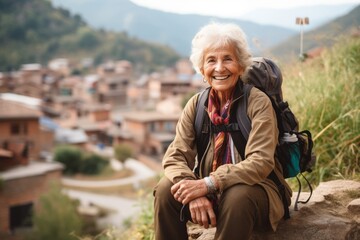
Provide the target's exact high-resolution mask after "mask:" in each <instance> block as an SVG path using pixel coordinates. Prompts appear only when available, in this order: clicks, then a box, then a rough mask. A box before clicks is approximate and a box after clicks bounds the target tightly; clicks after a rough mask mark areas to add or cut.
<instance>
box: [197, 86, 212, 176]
mask: <svg viewBox="0 0 360 240" xmlns="http://www.w3.org/2000/svg"><path fill="white" fill-rule="evenodd" d="M209 91H210V88H206V89H205V90H203V91H202V92H200V94H199V96H198V99H197V102H196V113H195V121H194V128H195V138H196V149H197V159H198V164H197V167H196V168H195V169H194V172H195V173H196V174H197V175H199V165H200V162H201V160H202V157H203V155H204V153H205V151H206V147H207V144H208V142H209V137H210V132H209V131H210V127H209V125H210V119H209V117H208V115H207V114H206V111H205V104H206V101H207V99H208V95H209Z"/></svg>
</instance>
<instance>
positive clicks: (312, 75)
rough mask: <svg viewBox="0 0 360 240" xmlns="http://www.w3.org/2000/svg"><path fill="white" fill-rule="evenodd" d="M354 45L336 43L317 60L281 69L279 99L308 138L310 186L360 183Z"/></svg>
mask: <svg viewBox="0 0 360 240" xmlns="http://www.w3.org/2000/svg"><path fill="white" fill-rule="evenodd" d="M359 63H360V40H359V39H341V40H340V41H339V43H338V44H337V45H335V46H334V47H333V48H331V49H327V50H325V51H324V52H323V53H322V55H321V56H320V57H319V58H316V59H308V60H307V61H305V62H297V63H295V64H293V65H292V66H282V69H283V72H284V79H285V80H284V84H283V90H284V98H285V99H287V100H288V101H289V103H290V106H291V108H292V110H293V111H294V112H295V114H296V116H297V117H298V120H299V122H300V128H301V129H309V130H310V131H311V132H312V134H313V140H314V145H315V152H316V155H317V163H316V166H315V168H314V171H313V172H312V173H311V174H310V176H309V177H310V179H311V181H312V182H313V183H315V184H318V183H319V182H322V181H327V180H332V179H357V180H359V179H360V165H359V163H360V152H359V148H360V64H359Z"/></svg>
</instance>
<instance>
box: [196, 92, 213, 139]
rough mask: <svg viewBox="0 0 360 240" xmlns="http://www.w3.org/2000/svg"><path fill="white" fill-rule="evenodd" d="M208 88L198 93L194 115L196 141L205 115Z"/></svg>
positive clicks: (201, 129)
mask: <svg viewBox="0 0 360 240" xmlns="http://www.w3.org/2000/svg"><path fill="white" fill-rule="evenodd" d="M209 91H210V88H206V89H204V90H203V91H201V92H200V93H199V97H198V99H197V102H196V115H195V125H194V126H195V132H196V139H200V136H201V132H202V131H203V122H204V115H205V102H206V100H207V98H208V95H209Z"/></svg>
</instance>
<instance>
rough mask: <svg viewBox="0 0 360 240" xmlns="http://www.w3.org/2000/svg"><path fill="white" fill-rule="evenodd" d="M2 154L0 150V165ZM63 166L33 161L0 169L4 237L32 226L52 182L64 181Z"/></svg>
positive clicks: (0, 215)
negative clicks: (33, 216) (40, 202)
mask: <svg viewBox="0 0 360 240" xmlns="http://www.w3.org/2000/svg"><path fill="white" fill-rule="evenodd" d="M1 156H2V155H1V151H0V165H1V163H2V160H3V158H2V157H1ZM9 157H10V158H11V156H9ZM62 169H63V166H62V165H61V164H60V163H45V162H29V164H27V165H18V166H14V167H13V168H11V169H8V170H6V171H1V172H0V179H1V185H0V239H11V238H10V237H12V236H14V235H15V236H16V232H17V231H20V230H22V229H24V228H27V227H31V226H32V222H31V218H32V215H33V212H34V211H36V209H38V208H39V198H40V196H41V195H42V194H44V193H45V192H47V191H48V189H49V188H50V187H51V183H60V179H61V176H62Z"/></svg>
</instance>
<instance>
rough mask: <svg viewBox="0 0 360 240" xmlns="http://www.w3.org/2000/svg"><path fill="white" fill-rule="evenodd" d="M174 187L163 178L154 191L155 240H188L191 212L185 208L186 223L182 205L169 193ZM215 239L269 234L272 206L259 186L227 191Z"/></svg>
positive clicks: (240, 239) (233, 239)
mask: <svg viewBox="0 0 360 240" xmlns="http://www.w3.org/2000/svg"><path fill="white" fill-rule="evenodd" d="M172 185H173V184H172V183H171V181H170V180H169V179H168V178H166V177H163V178H162V179H161V180H160V181H159V183H158V184H157V186H156V187H155V189H154V196H155V201H154V208H155V216H154V224H155V239H156V240H170V239H171V240H177V239H178V240H187V239H188V234H187V228H186V222H187V221H188V220H191V219H190V212H189V209H188V208H187V207H186V208H184V211H183V214H184V216H183V217H184V219H185V220H184V221H181V220H180V212H181V209H182V207H183V205H182V204H181V203H179V202H177V201H176V200H175V199H174V197H173V195H172V194H171V192H170V188H171V186H172ZM215 214H216V216H217V217H216V222H217V226H216V234H215V239H219V240H247V239H250V237H251V234H252V232H253V231H254V230H258V231H267V230H270V229H271V228H270V223H269V203H268V197H267V195H266V192H265V190H264V189H263V188H262V187H261V186H259V185H254V186H249V185H245V184H237V185H234V186H232V187H230V188H228V189H226V191H224V192H223V193H222V195H221V197H220V200H219V203H218V209H217V210H216V211H215Z"/></svg>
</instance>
